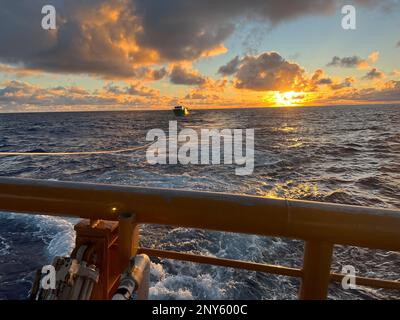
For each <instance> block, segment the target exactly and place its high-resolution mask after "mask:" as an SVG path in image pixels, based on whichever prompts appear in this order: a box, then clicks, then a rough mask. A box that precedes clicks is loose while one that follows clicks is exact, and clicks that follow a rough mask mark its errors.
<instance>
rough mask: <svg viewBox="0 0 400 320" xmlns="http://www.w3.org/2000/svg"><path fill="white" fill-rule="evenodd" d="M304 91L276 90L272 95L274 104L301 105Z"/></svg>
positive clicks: (284, 105) (285, 105)
mask: <svg viewBox="0 0 400 320" xmlns="http://www.w3.org/2000/svg"><path fill="white" fill-rule="evenodd" d="M304 97H305V94H304V92H296V91H287V92H276V93H275V96H274V100H275V104H276V105H277V106H282V107H290V106H297V105H301V104H302V103H303V102H304Z"/></svg>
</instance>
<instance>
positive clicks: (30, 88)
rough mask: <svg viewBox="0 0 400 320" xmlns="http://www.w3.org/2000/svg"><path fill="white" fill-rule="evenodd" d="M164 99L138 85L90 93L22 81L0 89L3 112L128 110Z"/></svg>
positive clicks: (105, 88) (155, 91) (107, 87)
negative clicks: (58, 108)
mask: <svg viewBox="0 0 400 320" xmlns="http://www.w3.org/2000/svg"><path fill="white" fill-rule="evenodd" d="M163 99H165V97H160V94H159V92H158V91H157V90H154V89H152V88H147V87H144V86H142V85H140V84H139V83H136V84H132V85H130V86H127V87H123V88H121V87H118V86H115V85H113V84H109V85H107V86H105V87H104V88H103V89H102V90H94V91H92V92H90V91H87V90H85V89H82V88H79V87H75V86H71V87H63V86H58V87H50V88H42V87H39V86H37V85H31V84H29V83H26V82H22V81H15V80H13V81H7V82H4V83H3V84H2V85H1V86H0V106H1V107H2V108H3V109H12V108H15V107H16V106H17V107H18V108H20V109H24V108H25V109H26V108H28V107H29V108H31V107H34V108H36V109H40V108H43V107H50V109H51V108H53V107H54V108H57V107H71V106H79V107H81V106H93V107H96V106H98V107H101V106H108V107H115V106H124V107H130V106H135V105H149V104H158V103H160V100H161V101H163Z"/></svg>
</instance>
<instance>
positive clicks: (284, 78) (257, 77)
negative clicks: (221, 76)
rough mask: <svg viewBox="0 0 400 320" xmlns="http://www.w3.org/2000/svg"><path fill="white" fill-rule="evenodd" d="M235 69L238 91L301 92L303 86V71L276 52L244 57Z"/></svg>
mask: <svg viewBox="0 0 400 320" xmlns="http://www.w3.org/2000/svg"><path fill="white" fill-rule="evenodd" d="M225 67H226V66H225ZM235 67H236V69H237V70H236V72H235V74H234V75H235V87H236V88H238V89H248V90H254V91H292V90H302V89H303V88H304V86H305V78H304V70H303V69H302V68H301V67H300V66H299V65H298V64H296V63H292V62H288V61H286V60H285V59H283V58H282V57H281V56H280V55H279V54H278V53H276V52H265V53H263V54H260V55H259V56H246V57H244V58H243V59H241V60H240V65H239V66H235Z"/></svg>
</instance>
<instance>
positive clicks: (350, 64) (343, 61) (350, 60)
mask: <svg viewBox="0 0 400 320" xmlns="http://www.w3.org/2000/svg"><path fill="white" fill-rule="evenodd" d="M365 63H366V60H363V59H361V58H360V57H357V56H352V57H344V58H339V57H338V56H335V57H333V58H332V61H331V62H329V63H328V64H327V65H326V66H327V67H343V68H355V67H359V66H361V65H364V64H365Z"/></svg>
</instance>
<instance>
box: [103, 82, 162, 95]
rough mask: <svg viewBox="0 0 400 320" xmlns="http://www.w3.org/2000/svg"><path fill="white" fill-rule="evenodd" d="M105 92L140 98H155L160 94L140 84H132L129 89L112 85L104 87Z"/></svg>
mask: <svg viewBox="0 0 400 320" xmlns="http://www.w3.org/2000/svg"><path fill="white" fill-rule="evenodd" d="M104 90H105V92H107V93H111V94H115V95H130V96H140V97H155V96H158V94H159V92H158V91H157V90H154V89H152V88H148V87H144V86H142V85H140V84H139V83H135V84H131V85H130V86H128V87H119V86H116V85H114V84H112V83H110V84H108V85H106V86H105V87H104Z"/></svg>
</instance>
